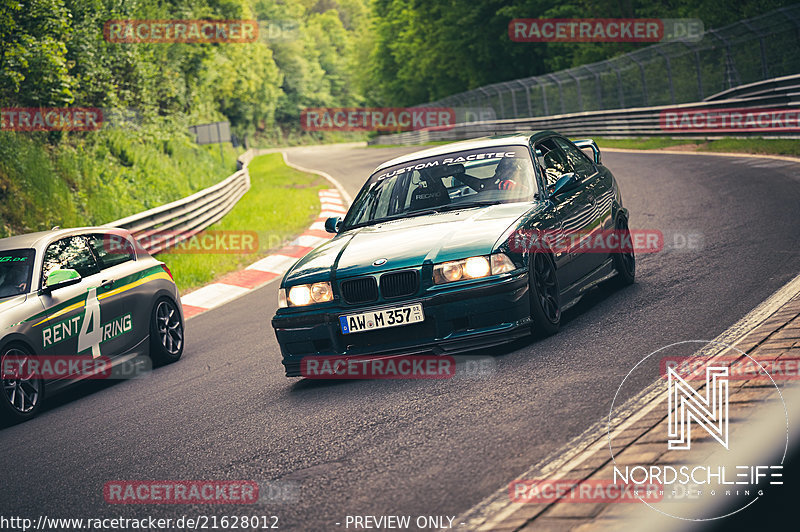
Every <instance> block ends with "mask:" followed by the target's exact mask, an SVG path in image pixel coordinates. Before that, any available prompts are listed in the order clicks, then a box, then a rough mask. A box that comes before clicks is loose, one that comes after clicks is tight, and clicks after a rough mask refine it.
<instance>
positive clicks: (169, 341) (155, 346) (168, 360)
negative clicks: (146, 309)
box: [150, 297, 183, 366]
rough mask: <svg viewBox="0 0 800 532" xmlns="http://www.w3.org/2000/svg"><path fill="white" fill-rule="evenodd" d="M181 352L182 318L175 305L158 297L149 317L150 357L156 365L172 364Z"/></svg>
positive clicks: (178, 358) (169, 300) (179, 356)
mask: <svg viewBox="0 0 800 532" xmlns="http://www.w3.org/2000/svg"><path fill="white" fill-rule="evenodd" d="M182 354H183V319H182V318H181V313H180V311H178V307H177V305H176V304H175V303H174V302H173V301H172V300H171V299H168V298H166V297H164V298H161V299H159V300H158V301H157V302H156V305H155V307H154V308H153V315H152V317H151V318H150V358H151V359H152V360H153V364H154V365H156V366H163V365H165V364H172V363H173V362H177V361H178V360H180V358H181V355H182Z"/></svg>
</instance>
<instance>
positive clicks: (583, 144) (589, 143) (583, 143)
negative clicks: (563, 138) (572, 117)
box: [574, 139, 600, 164]
mask: <svg viewBox="0 0 800 532" xmlns="http://www.w3.org/2000/svg"><path fill="white" fill-rule="evenodd" d="M574 144H575V146H577V147H578V148H580V149H582V150H585V149H591V150H592V155H593V159H594V164H600V148H598V147H597V143H596V142H595V141H593V140H592V139H583V140H576V141H575V142H574Z"/></svg>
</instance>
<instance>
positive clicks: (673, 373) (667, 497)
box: [608, 340, 789, 521]
mask: <svg viewBox="0 0 800 532" xmlns="http://www.w3.org/2000/svg"><path fill="white" fill-rule="evenodd" d="M656 353H661V356H660V359H661V360H660V361H659V357H654V356H653V355H655V354H656ZM665 360H666V364H665V363H664V361H665ZM676 360H677V361H682V363H681V364H678V363H676V362H675V361H676ZM743 360H748V361H749V362H748V363H752V366H753V367H756V368H758V372H759V375H758V376H755V375H754V376H753V379H752V381H753V382H752V383H749V380H742V379H738V380H734V379H732V378H731V377H732V375H734V374H736V373H737V372H738V370H737V369H736V368H737V367H739V366H741V365H742V363H743V362H742V361H743ZM659 362H660V363H659ZM687 368H690V369H691V371H687ZM652 376H656V377H657V378H656V380H655V381H654V384H653V385H652V386H651V387H649V388H647V389H646V390H645V392H641V390H640V389H639V388H637V386H636V384H635V383H641V382H642V381H643V380H647V379H649V378H650V377H652ZM756 377H758V378H756ZM748 383H749V384H748ZM637 394H639V395H637ZM623 396H624V397H640V398H642V399H639V400H633V401H631V402H629V403H626V404H625V405H624V406H623V405H618V404H617V400H618V398H619V397H623ZM614 423H616V426H615V428H612V424H614ZM632 427H636V428H632ZM788 428H789V425H788V416H787V410H786V405H785V404H784V402H783V396H782V394H781V391H780V389H779V388H778V387H777V386H776V385H775V382H774V381H773V380H772V377H771V376H770V375H769V372H768V371H767V370H766V369H765V368H764V367H763V366H761V364H760V363H759V361H758V360H756V359H753V358H752V357H750V356H749V355H747V354H745V353H744V352H742V351H739V350H738V349H736V348H734V347H731V346H729V345H727V344H724V343H721V342H715V341H710V342H709V341H695V340H690V341H685V342H678V343H676V344H672V345H669V346H666V347H663V348H661V349H659V350H657V351H655V352H653V353H651V354H650V355H647V356H646V357H645V358H643V359H642V360H641V361H640V362H639V363H638V364H636V366H634V368H633V369H632V370H631V371H630V372H629V373H628V375H627V376H626V377H625V378H624V379H623V381H622V384H621V385H620V387H619V390H618V391H617V394H616V396H615V397H614V401H613V402H612V405H611V411H610V412H609V431H608V443H609V451H610V452H611V458H612V461H613V465H612V471H611V472H610V473H611V474H613V483H614V484H615V485H616V484H619V485H629V486H661V489H662V490H663V492H662V493H661V495H662V496H663V497H662V498H653V497H650V498H648V497H640V500H641V501H642V502H644V503H645V504H647V505H648V506H650V507H651V508H653V509H655V510H656V511H658V512H660V513H663V514H665V515H668V516H671V517H675V518H678V519H683V520H692V521H706V520H711V519H718V518H721V517H726V516H730V515H733V514H735V513H737V512H739V511H741V510H744V509H745V508H747V507H748V506H750V505H751V504H753V503H754V502H756V501H757V500H758V499H759V498H760V497H762V496H763V495H764V494H765V493H766V492H767V491H768V490H770V489H773V488H774V487H776V486H780V485H782V484H783V462H784V460H785V458H786V453H787V451H788V448H789V431H788Z"/></svg>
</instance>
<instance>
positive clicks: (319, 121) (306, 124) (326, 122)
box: [300, 107, 456, 131]
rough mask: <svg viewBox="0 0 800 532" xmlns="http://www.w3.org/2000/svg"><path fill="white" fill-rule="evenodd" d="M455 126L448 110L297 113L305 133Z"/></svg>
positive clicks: (452, 112) (316, 110) (351, 109)
mask: <svg viewBox="0 0 800 532" xmlns="http://www.w3.org/2000/svg"><path fill="white" fill-rule="evenodd" d="M455 123H456V113H455V110H453V109H452V108H450V107H314V108H308V109H303V111H301V113H300V127H302V128H303V129H304V130H305V131H416V130H420V129H427V130H436V131H444V130H448V129H452V128H453V126H454V125H455Z"/></svg>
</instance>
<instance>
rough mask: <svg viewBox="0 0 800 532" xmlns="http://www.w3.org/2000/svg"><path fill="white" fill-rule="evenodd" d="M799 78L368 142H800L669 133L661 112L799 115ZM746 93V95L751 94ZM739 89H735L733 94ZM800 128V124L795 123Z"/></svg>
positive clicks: (760, 133)
mask: <svg viewBox="0 0 800 532" xmlns="http://www.w3.org/2000/svg"><path fill="white" fill-rule="evenodd" d="M798 81H800V76H787V77H786V78H778V79H776V80H768V81H764V82H760V84H761V85H762V86H761V88H760V89H759V88H758V87H754V85H758V84H751V85H750V86H748V88H747V91H751V92H752V93H754V94H755V95H754V96H750V97H741V98H726V99H714V100H713V101H704V102H696V103H686V104H679V105H661V106H656V107H639V108H633V109H611V110H606V111H591V112H584V113H569V114H562V115H554V116H541V117H532V118H511V119H506V120H491V121H484V122H468V123H463V124H456V125H455V126H454V127H453V128H451V129H448V130H441V129H439V130H419V131H407V132H405V133H395V134H391V135H379V136H378V137H375V138H374V139H372V140H370V141H369V143H370V144H373V145H376V144H422V143H425V142H430V141H440V140H462V139H468V138H474V137H480V136H484V135H499V134H503V133H514V132H517V131H527V130H543V129H553V130H556V131H558V132H559V133H562V134H564V135H582V136H583V135H601V136H608V137H645V136H668V137H684V138H719V137H722V136H737V137H780V138H800V132H797V127H796V128H795V132H787V131H779V130H775V131H748V130H744V129H743V130H742V131H737V132H736V133H729V132H720V133H709V132H707V131H704V132H695V131H678V130H669V129H665V128H663V127H662V124H661V112H662V111H665V110H686V111H690V110H692V109H758V108H768V109H771V110H777V109H781V110H792V111H794V110H797V111H800V89H799V88H798V87H797V85H798ZM742 89H743V92H742V93H743V94H747V93H748V92H747V91H745V90H744V88H742ZM734 90H736V89H734ZM795 126H798V127H800V124H797V123H795Z"/></svg>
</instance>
